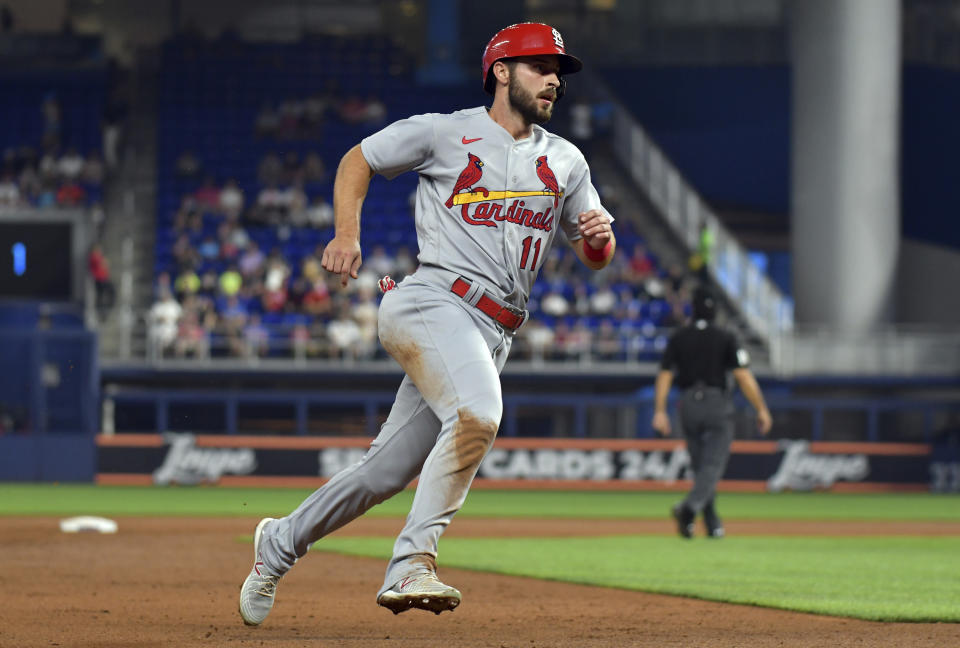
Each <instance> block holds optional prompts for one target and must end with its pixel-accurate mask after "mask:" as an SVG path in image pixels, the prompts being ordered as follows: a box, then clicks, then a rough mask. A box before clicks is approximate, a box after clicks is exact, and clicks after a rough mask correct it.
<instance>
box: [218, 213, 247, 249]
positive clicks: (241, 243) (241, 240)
mask: <svg viewBox="0 0 960 648" xmlns="http://www.w3.org/2000/svg"><path fill="white" fill-rule="evenodd" d="M224 225H226V227H225V228H224V230H223V233H224V236H225V239H226V240H224V239H223V238H221V239H220V248H221V250H222V249H223V246H224V245H230V246H232V247H233V248H234V249H235V252H234V256H235V255H236V254H238V253H239V251H240V250H244V249H246V247H247V244H249V243H250V235H249V234H247V230H245V229H244V228H243V226H242V225H241V224H240V222H239V220H238V219H236V218H228V219H227V220H226V221H224ZM218 233H219V229H218Z"/></svg>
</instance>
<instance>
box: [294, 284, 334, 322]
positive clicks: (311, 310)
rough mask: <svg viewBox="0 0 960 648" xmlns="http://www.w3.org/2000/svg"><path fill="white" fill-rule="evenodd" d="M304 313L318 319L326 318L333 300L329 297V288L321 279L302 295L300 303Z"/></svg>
mask: <svg viewBox="0 0 960 648" xmlns="http://www.w3.org/2000/svg"><path fill="white" fill-rule="evenodd" d="M301 305H302V308H303V310H304V312H305V313H307V314H309V315H314V316H318V317H326V316H327V315H329V314H330V312H331V310H332V308H333V298H332V297H331V295H330V288H329V287H328V286H327V282H326V281H324V280H323V279H317V280H315V281H314V282H313V283H312V284H310V288H309V289H308V290H307V292H306V293H304V295H303V301H302V302H301Z"/></svg>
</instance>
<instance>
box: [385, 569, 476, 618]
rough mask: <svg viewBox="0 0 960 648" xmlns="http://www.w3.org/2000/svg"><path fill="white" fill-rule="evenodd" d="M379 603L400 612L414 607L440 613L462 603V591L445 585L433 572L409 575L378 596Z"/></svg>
mask: <svg viewBox="0 0 960 648" xmlns="http://www.w3.org/2000/svg"><path fill="white" fill-rule="evenodd" d="M377 604H378V605H382V606H383V607H385V608H387V609H388V610H391V611H392V612H393V613H394V614H400V613H401V612H405V611H407V610H412V609H413V608H418V609H421V610H429V611H430V612H434V613H436V614H440V613H441V612H443V611H444V610H453V609H455V608H456V607H457V606H458V605H460V592H458V591H457V590H455V589H454V588H452V587H450V586H449V585H444V584H443V583H441V582H440V580H439V579H438V578H437V576H436V574H434V573H433V572H422V573H419V574H413V575H411V576H407V577H406V578H404V579H403V580H400V581H397V582H396V583H394V585H393V587H391V588H390V589H388V590H387V591H385V592H384V593H383V594H381V595H380V596H378V597H377Z"/></svg>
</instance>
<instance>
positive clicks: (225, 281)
mask: <svg viewBox="0 0 960 648" xmlns="http://www.w3.org/2000/svg"><path fill="white" fill-rule="evenodd" d="M219 284H220V294H221V295H223V296H224V297H227V298H230V297H236V296H237V295H238V294H239V293H240V289H241V288H242V287H243V275H241V274H240V271H239V270H237V266H236V265H235V264H232V263H231V264H230V266H229V267H228V268H227V269H226V270H224V271H223V272H222V273H221V274H220V281H219Z"/></svg>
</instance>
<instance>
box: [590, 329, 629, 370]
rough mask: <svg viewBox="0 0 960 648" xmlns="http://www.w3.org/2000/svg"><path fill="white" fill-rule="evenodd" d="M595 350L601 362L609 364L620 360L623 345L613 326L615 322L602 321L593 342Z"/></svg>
mask: <svg viewBox="0 0 960 648" xmlns="http://www.w3.org/2000/svg"><path fill="white" fill-rule="evenodd" d="M593 350H594V352H595V353H596V355H597V358H598V359H599V360H604V361H608V362H609V361H614V360H618V359H620V354H621V353H622V351H623V344H622V343H621V342H620V335H619V333H618V332H617V329H616V327H615V326H614V325H613V320H610V319H603V320H601V322H600V325H599V326H598V327H597V334H596V337H595V338H594V341H593Z"/></svg>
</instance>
